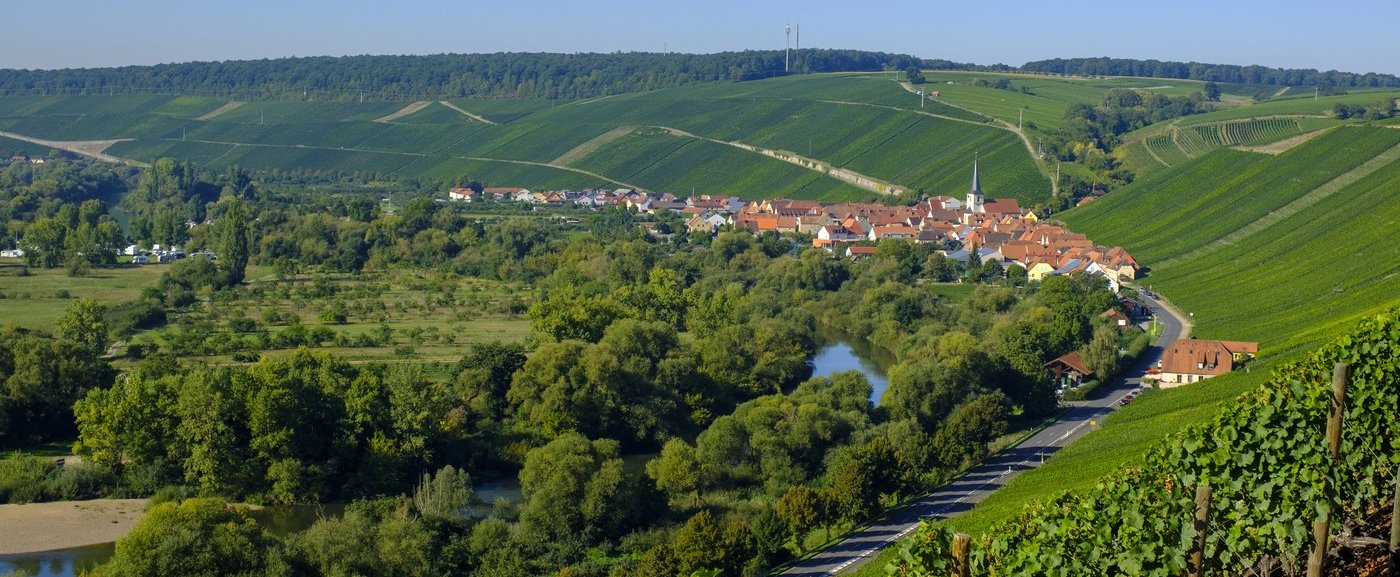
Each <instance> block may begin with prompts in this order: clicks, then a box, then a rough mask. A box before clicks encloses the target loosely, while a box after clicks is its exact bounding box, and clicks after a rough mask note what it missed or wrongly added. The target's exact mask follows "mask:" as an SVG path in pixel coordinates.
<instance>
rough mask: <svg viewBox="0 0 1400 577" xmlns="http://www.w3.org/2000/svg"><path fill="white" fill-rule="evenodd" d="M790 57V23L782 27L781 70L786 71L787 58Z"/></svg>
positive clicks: (787, 65)
mask: <svg viewBox="0 0 1400 577" xmlns="http://www.w3.org/2000/svg"><path fill="white" fill-rule="evenodd" d="M791 57H792V25H791V24H788V25H787V26H784V27H783V72H787V71H788V67H789V60H790V59H791Z"/></svg>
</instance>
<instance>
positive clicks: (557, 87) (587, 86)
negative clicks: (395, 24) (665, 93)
mask: <svg viewBox="0 0 1400 577" xmlns="http://www.w3.org/2000/svg"><path fill="white" fill-rule="evenodd" d="M783 59H784V52H783V51H782V50H748V51H743V52H722V53H717V54H678V53H664V54H662V53H644V52H626V53H622V52H618V53H607V54H602V53H578V54H553V53H495V54H435V55H425V56H345V57H329V56H321V57H306V58H276V59H270V60H235V61H224V62H186V63H179V64H159V65H154V66H125V67H119V68H81V69H63V70H0V87H3V88H0V95H10V94H145V93H158V94H203V95H209V96H218V97H226V98H237V99H241V100H257V99H273V98H286V97H303V96H306V97H311V98H315V99H317V100H345V101H348V100H360V99H375V100H403V99H410V98H550V99H554V98H558V99H568V98H593V97H598V96H607V95H610V94H621V93H626V92H637V91H644V90H657V89H661V88H673V87H676V86H684V85H687V84H694V83H698V82H714V81H743V80H753V79H758V78H769V77H773V76H781V75H783V74H785V72H784V68H783ZM793 63H794V65H793V67H792V70H793V71H794V72H802V73H808V72H847V71H878V70H904V69H905V68H907V67H908V66H910V65H921V64H922V65H926V66H932V67H936V68H942V69H953V68H963V67H966V66H967V65H960V64H956V63H953V62H948V61H945V60H930V61H924V60H921V59H919V58H916V57H913V56H909V55H906V54H888V53H884V52H868V51H861V50H827V49H802V50H797V51H794V52H793Z"/></svg>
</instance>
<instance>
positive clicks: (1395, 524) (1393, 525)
mask: <svg viewBox="0 0 1400 577" xmlns="http://www.w3.org/2000/svg"><path fill="white" fill-rule="evenodd" d="M1390 577H1400V467H1396V468H1395V499H1394V503H1393V506H1392V507H1391V509H1390Z"/></svg>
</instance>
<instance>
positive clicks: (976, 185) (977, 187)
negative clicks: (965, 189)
mask: <svg viewBox="0 0 1400 577" xmlns="http://www.w3.org/2000/svg"><path fill="white" fill-rule="evenodd" d="M969 192H975V193H977V194H982V179H980V178H978V177H977V155H975V154H974V155H973V156H972V190H971V191H969Z"/></svg>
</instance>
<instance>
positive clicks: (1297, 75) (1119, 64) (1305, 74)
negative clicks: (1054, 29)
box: [1021, 57, 1400, 88]
mask: <svg viewBox="0 0 1400 577" xmlns="http://www.w3.org/2000/svg"><path fill="white" fill-rule="evenodd" d="M1021 70H1023V71H1026V72H1043V73H1048V74H1073V75H1077V76H1142V77H1149V78H1180V79H1184V80H1206V81H1213V82H1228V83H1232V84H1273V85H1280V86H1334V87H1356V88H1374V87H1382V86H1385V87H1393V86H1400V77H1397V76H1395V75H1393V74H1377V73H1374V72H1367V73H1365V74H1358V73H1355V72H1338V71H1336V70H1328V71H1326V72H1319V71H1317V70H1314V69H1311V68H1269V67H1266V66H1257V65H1255V66H1238V65H1233V64H1204V63H1200V62H1172V61H1160V60H1135V59H1131V58H1107V57H1103V58H1052V59H1049V60H1037V61H1035V62H1027V63H1025V64H1023V65H1022V66H1021Z"/></svg>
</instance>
